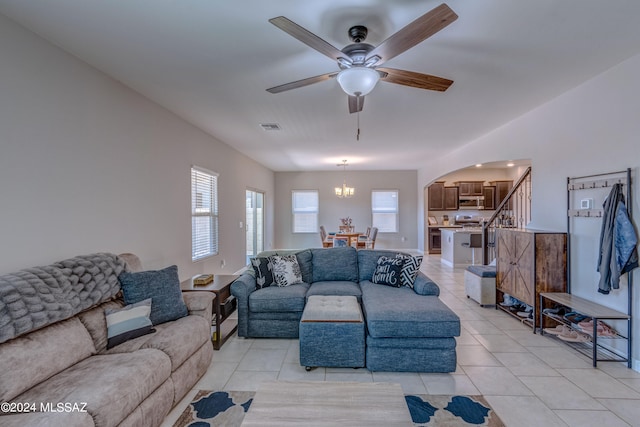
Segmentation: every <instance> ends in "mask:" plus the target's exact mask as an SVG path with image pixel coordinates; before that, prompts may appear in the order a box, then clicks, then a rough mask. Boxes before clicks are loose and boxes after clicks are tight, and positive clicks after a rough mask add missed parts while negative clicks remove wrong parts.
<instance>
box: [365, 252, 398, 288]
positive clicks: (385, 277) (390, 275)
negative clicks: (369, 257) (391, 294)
mask: <svg viewBox="0 0 640 427" xmlns="http://www.w3.org/2000/svg"><path fill="white" fill-rule="evenodd" d="M403 265H404V259H403V258H390V257H386V256H381V257H380V258H378V264H377V265H376V270H375V271H374V272H373V277H372V278H371V282H372V283H375V284H377V285H387V286H393V287H395V288H399V287H400V286H402V282H401V279H400V274H401V272H402V266H403Z"/></svg>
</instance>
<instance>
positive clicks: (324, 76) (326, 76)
mask: <svg viewBox="0 0 640 427" xmlns="http://www.w3.org/2000/svg"><path fill="white" fill-rule="evenodd" d="M337 75H338V73H337V72H332V73H326V74H321V75H319V76H314V77H308V78H306V79H302V80H297V81H295V82H290V83H285V84H283V85H280V86H275V87H271V88H269V89H267V92H270V93H280V92H284V91H287V90H291V89H297V88H299V87H304V86H309V85H312V84H314V83H319V82H323V81H325V80H329V79H332V78H334V77H335V76H337Z"/></svg>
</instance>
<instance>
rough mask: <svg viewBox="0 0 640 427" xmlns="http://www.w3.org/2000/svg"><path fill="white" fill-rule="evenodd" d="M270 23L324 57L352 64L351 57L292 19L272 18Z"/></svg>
mask: <svg viewBox="0 0 640 427" xmlns="http://www.w3.org/2000/svg"><path fill="white" fill-rule="evenodd" d="M269 22H271V23H272V24H273V25H275V26H276V27H278V28H280V29H281V30H282V31H284V32H285V33H287V34H289V35H291V36H293V37H295V38H296V39H298V40H300V41H301V42H302V43H304V44H306V45H307V46H309V47H311V48H313V49H315V50H317V51H318V52H320V53H322V54H323V55H326V56H328V57H329V58H331V59H333V60H334V61H337V60H338V58H344V59H347V60H349V62H351V60H350V59H349V57H348V56H347V55H345V54H344V53H342V51H341V50H339V49H338V48H336V47H335V46H333V45H331V44H329V43H328V42H326V41H324V40H322V39H321V38H320V37H318V36H316V35H315V34H313V33H312V32H311V31H309V30H307V29H305V28H303V27H301V26H300V25H298V24H296V23H295V22H293V21H291V20H290V19H287V18H285V17H284V16H278V17H276V18H271V19H269Z"/></svg>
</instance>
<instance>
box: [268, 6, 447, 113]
mask: <svg viewBox="0 0 640 427" xmlns="http://www.w3.org/2000/svg"><path fill="white" fill-rule="evenodd" d="M456 19H458V15H456V13H455V12H454V11H453V10H451V8H449V6H447V5H446V4H444V3H443V4H441V5H440V6H438V7H436V8H435V9H432V10H431V11H429V12H427V13H425V14H424V15H422V16H421V17H419V18H418V19H416V20H415V21H413V22H411V23H410V24H409V25H407V26H406V27H404V28H402V29H401V30H400V31H398V32H396V33H395V34H393V35H391V36H390V37H389V38H387V39H386V40H385V41H383V42H382V43H380V44H379V45H378V46H375V47H374V46H372V45H370V44H368V43H363V42H364V40H365V39H366V37H367V31H368V30H367V27H365V26H362V25H356V26H354V27H351V28H350V29H349V38H350V39H351V40H352V41H353V43H352V44H350V45H347V46H345V47H344V48H343V49H342V50H339V49H337V48H336V47H334V46H332V45H331V44H329V43H328V42H326V41H325V40H323V39H321V38H320V37H318V36H316V35H315V34H313V33H312V32H310V31H309V30H307V29H305V28H303V27H301V26H300V25H298V24H296V23H295V22H293V21H291V20H289V19H287V18H285V17H284V16H278V17H276V18H272V19H270V20H269V22H271V23H272V24H273V25H275V26H276V27H278V28H280V29H281V30H282V31H284V32H286V33H288V34H289V35H291V36H293V37H295V38H296V39H298V40H300V41H301V42H302V43H305V44H306V45H307V46H309V47H311V48H313V49H315V50H317V51H318V52H320V53H322V54H323V55H326V56H328V57H329V58H331V59H333V60H334V61H336V62H337V64H338V67H339V68H340V69H341V71H334V72H331V73H326V74H321V75H319V76H314V77H308V78H306V79H302V80H298V81H295V82H290V83H285V84H283V85H280V86H275V87H272V88H269V89H267V92H270V93H280V92H284V91H287V90H291V89H297V88H300V87H304V86H308V85H311V84H314V83H318V82H322V81H325V80H329V79H332V78H336V80H338V83H339V84H340V87H342V90H344V91H345V92H346V93H347V95H349V112H350V113H355V112H358V111H362V107H363V106H364V97H365V95H367V94H368V93H369V92H371V90H373V88H374V87H375V85H376V83H378V80H382V81H384V82H389V83H395V84H399V85H403V86H411V87H415V88H418V89H428V90H436V91H440V92H444V91H445V90H447V89H448V88H449V86H451V84H452V83H453V80H449V79H445V78H442V77H437V76H432V75H429V74H422V73H416V72H414V71H406V70H398V69H395V68H387V67H380V65H382V64H383V63H385V62H386V61H388V60H390V59H392V58H394V57H396V56H398V55H400V54H401V53H403V52H404V51H406V50H408V49H410V48H412V47H413V46H415V45H417V44H418V43H421V42H422V41H424V40H426V39H427V38H429V37H431V36H432V35H434V34H435V33H437V32H438V31H440V30H442V29H443V28H445V27H446V26H447V25H449V24H451V23H452V22H453V21H455V20H456Z"/></svg>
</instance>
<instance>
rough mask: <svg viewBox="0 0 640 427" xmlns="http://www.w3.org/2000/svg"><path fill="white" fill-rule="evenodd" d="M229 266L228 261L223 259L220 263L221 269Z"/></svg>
mask: <svg viewBox="0 0 640 427" xmlns="http://www.w3.org/2000/svg"><path fill="white" fill-rule="evenodd" d="M226 265H227V260H225V259H223V260H222V261H220V268H224V267H225V266H226Z"/></svg>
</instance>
